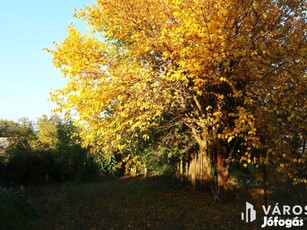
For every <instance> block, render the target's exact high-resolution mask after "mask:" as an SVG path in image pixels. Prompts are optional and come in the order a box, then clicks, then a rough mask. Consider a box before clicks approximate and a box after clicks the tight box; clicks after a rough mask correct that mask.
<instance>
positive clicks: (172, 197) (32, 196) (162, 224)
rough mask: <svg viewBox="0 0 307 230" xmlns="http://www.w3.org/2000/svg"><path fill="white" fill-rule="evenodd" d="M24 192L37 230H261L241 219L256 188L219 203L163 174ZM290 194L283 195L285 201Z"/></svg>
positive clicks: (256, 196)
mask: <svg viewBox="0 0 307 230" xmlns="http://www.w3.org/2000/svg"><path fill="white" fill-rule="evenodd" d="M304 191H306V190H304ZM287 192H288V191H287ZM25 195H26V197H28V199H29V201H30V203H32V204H33V205H34V206H35V207H36V209H37V210H38V211H39V214H40V218H39V219H38V221H36V222H35V223H34V227H33V229H35V230H36V229H38V230H40V229H41V230H48V229H56V230H61V229H63V230H70V229H71V230H83V229H84V230H96V229H97V230H100V229H133V230H137V229H260V227H259V226H260V225H261V223H262V222H261V219H260V218H258V219H257V220H256V221H255V222H253V223H248V224H246V223H244V222H243V221H242V220H241V212H242V211H244V210H245V201H249V202H250V203H252V204H254V205H255V207H256V210H260V209H261V205H262V197H261V195H260V194H259V190H257V189H248V190H247V189H244V188H241V189H236V190H233V191H231V192H230V196H229V198H230V199H229V201H228V202H226V203H223V204H219V203H215V202H214V201H213V199H212V198H211V195H210V194H209V193H205V192H200V191H195V190H194V189H192V188H191V187H190V186H187V185H186V184H183V183H181V184H178V183H174V182H173V181H172V180H171V179H170V178H166V177H153V178H149V179H144V180H143V179H142V178H125V179H119V180H116V181H110V182H95V183H78V184H77V183H63V184H53V185H48V186H33V187H28V188H26V189H25ZM272 197H273V195H272ZM279 197H282V196H281V195H280V196H279ZM302 197H303V196H302ZM276 198H277V199H278V196H277V197H276ZM289 198H293V197H290V196H285V197H282V199H283V201H284V203H286V202H287V201H286V200H285V199H289ZM293 199H297V200H296V201H298V200H299V199H298V198H297V197H295V198H293ZM272 202H273V201H272ZM277 202H280V203H282V202H281V201H277ZM289 202H290V201H289ZM294 203H295V202H294Z"/></svg>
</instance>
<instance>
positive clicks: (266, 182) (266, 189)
mask: <svg viewBox="0 0 307 230" xmlns="http://www.w3.org/2000/svg"><path fill="white" fill-rule="evenodd" d="M263 199H264V206H265V207H268V181H267V167H266V164H265V163H264V164H263Z"/></svg>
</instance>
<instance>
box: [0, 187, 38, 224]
mask: <svg viewBox="0 0 307 230" xmlns="http://www.w3.org/2000/svg"><path fill="white" fill-rule="evenodd" d="M37 218H38V213H37V211H36V210H35V208H34V207H33V206H32V205H31V204H30V203H29V202H28V201H27V200H26V198H25V196H24V195H23V194H22V193H20V192H17V191H14V190H13V189H12V188H11V189H7V188H3V187H0V223H1V229H32V227H33V226H32V224H33V221H34V220H36V219H37Z"/></svg>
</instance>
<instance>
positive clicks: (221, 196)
mask: <svg viewBox="0 0 307 230" xmlns="http://www.w3.org/2000/svg"><path fill="white" fill-rule="evenodd" d="M216 167H217V197H216V200H217V201H218V202H223V201H225V200H226V199H227V190H228V178H229V175H228V168H229V164H228V162H227V161H226V159H225V155H224V153H223V151H222V149H221V148H220V147H218V148H217V152H216Z"/></svg>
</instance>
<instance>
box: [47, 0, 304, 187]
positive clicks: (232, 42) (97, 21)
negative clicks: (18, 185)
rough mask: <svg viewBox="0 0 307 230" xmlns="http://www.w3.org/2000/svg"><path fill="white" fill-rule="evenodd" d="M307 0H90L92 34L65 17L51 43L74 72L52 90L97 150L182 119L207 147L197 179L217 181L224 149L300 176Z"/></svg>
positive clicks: (202, 148) (120, 146)
mask: <svg viewBox="0 0 307 230" xmlns="http://www.w3.org/2000/svg"><path fill="white" fill-rule="evenodd" d="M306 6H307V3H306V1H304V0H296V1H293V0H292V1H291V0H257V1H256V0H247V1H241V0H218V1H216V0H214V1H213V0H188V1H178V0H142V1H140V0H129V1H127V0H116V1H114V0H97V2H96V4H95V5H93V6H91V7H85V8H84V9H82V10H80V11H78V12H77V13H76V17H79V18H81V19H82V20H84V21H85V22H86V23H87V24H88V25H89V30H88V32H87V33H86V34H82V33H81V32H79V31H78V30H77V29H76V28H75V27H74V26H70V27H69V28H68V37H67V38H66V39H65V40H63V41H62V42H60V43H56V44H55V48H54V49H53V50H49V52H51V53H52V54H53V62H54V64H55V66H56V67H57V68H60V69H61V71H62V73H63V75H64V76H65V77H67V78H69V82H68V84H67V86H66V87H64V88H62V89H60V90H57V91H55V92H53V94H52V99H53V100H54V101H56V102H57V104H58V107H59V110H65V111H66V112H67V113H68V114H72V113H73V114H74V115H75V117H76V122H77V123H78V125H79V126H81V127H82V128H83V131H82V132H81V137H82V139H83V143H84V145H85V146H92V150H93V151H96V152H104V153H106V154H109V153H112V152H113V153H114V152H116V151H124V150H125V149H127V148H129V146H131V145H132V144H133V141H134V140H135V138H137V137H141V138H143V139H144V140H148V139H151V138H152V135H153V133H155V132H161V130H163V132H164V135H166V134H167V133H172V132H173V131H174V128H175V127H178V125H182V126H184V127H185V129H186V130H187V131H185V133H186V134H187V135H188V136H190V137H191V138H192V139H194V140H195V141H196V142H197V144H198V148H199V153H200V155H201V156H203V157H202V158H201V159H202V160H201V161H202V163H201V164H202V167H203V168H204V170H203V174H204V177H203V178H202V179H204V180H208V181H211V180H213V177H214V175H213V174H214V172H213V171H214V170H215V169H214V168H215V167H217V166H216V165H218V164H219V163H218V160H216V158H215V157H214V156H216V155H218V154H220V157H221V158H217V159H221V160H222V161H223V162H224V163H225V162H229V161H230V160H232V159H239V160H240V161H241V162H243V163H245V164H246V163H254V164H259V163H263V162H267V161H273V162H275V163H276V167H277V168H279V169H281V171H282V172H285V173H286V174H287V175H288V176H290V177H292V178H293V179H295V180H297V181H300V182H302V181H305V182H306V179H305V177H302V178H299V177H298V176H297V173H299V172H300V173H301V172H302V171H301V168H300V167H299V166H300V165H303V166H304V165H305V164H306V154H305V153H304V152H303V151H302V149H304V148H303V147H302V146H303V143H305V142H304V140H305V139H306V125H305V121H306V105H307V103H306V94H307V92H306V89H307V83H306V82H307V81H306V57H307V46H306V38H307V37H306V12H307V9H306ZM174 140H176V138H174ZM215 161H216V162H215ZM293 163H294V164H295V166H293ZM294 168H295V170H293V169H294ZM217 171H218V174H219V169H217ZM305 173H306V172H305Z"/></svg>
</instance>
